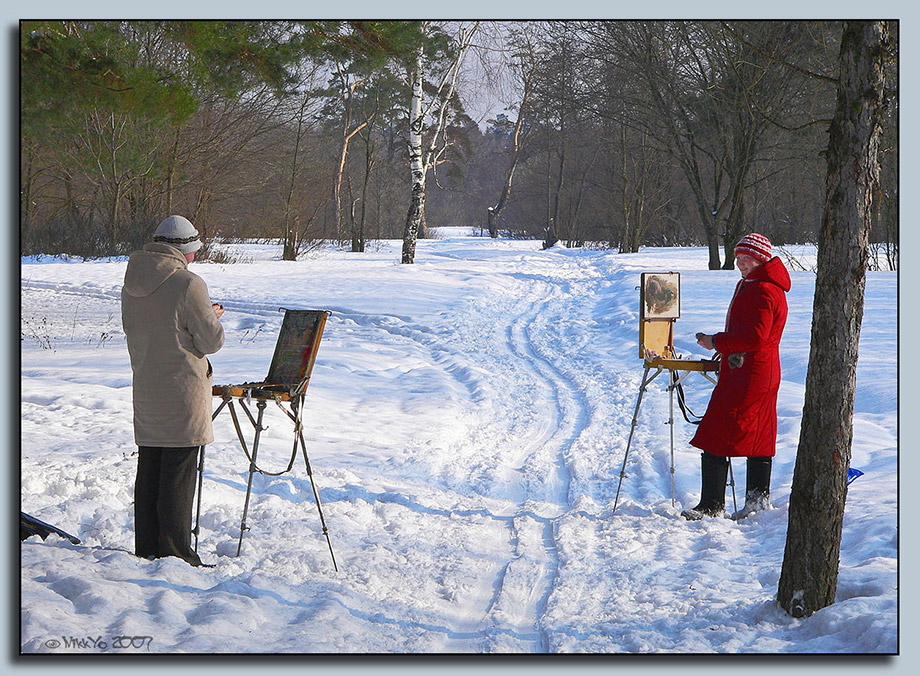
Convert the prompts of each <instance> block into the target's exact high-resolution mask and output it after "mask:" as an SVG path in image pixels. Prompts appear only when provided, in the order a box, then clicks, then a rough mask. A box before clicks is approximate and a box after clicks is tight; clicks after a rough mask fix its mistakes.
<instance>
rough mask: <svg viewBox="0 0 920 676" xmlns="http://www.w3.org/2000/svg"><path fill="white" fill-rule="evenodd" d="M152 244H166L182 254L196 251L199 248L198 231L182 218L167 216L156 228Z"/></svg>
mask: <svg viewBox="0 0 920 676" xmlns="http://www.w3.org/2000/svg"><path fill="white" fill-rule="evenodd" d="M153 241H154V242H161V243H163V244H168V245H169V246H171V247H174V248H176V249H178V250H179V251H181V252H182V253H184V254H189V253H192V252H193V251H198V249H200V248H201V240H200V239H198V231H197V230H195V226H194V225H192V223H191V221H189V220H188V219H187V218H183V217H182V216H168V217H167V218H164V219H163V222H162V223H160V224H159V225H158V226H157V231H156V232H155V233H154V234H153Z"/></svg>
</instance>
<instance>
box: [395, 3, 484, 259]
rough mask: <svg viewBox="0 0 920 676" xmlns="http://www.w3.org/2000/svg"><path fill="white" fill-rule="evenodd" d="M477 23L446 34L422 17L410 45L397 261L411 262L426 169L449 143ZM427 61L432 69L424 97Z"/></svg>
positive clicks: (419, 225)
mask: <svg viewBox="0 0 920 676" xmlns="http://www.w3.org/2000/svg"><path fill="white" fill-rule="evenodd" d="M477 26H478V24H477V23H473V24H471V25H466V24H460V25H458V26H456V27H455V32H454V34H453V36H451V37H449V38H448V36H447V35H446V34H445V33H444V32H443V31H442V30H441V28H440V27H438V26H434V25H432V24H431V23H430V22H428V21H423V22H421V23H420V25H419V32H420V35H421V36H422V38H423V39H422V40H420V41H419V43H418V45H417V46H416V48H415V57H414V58H413V59H412V60H411V62H410V63H409V64H408V68H407V76H408V81H409V88H410V90H411V96H410V101H409V119H408V123H409V129H408V141H407V147H408V151H409V174H410V176H411V181H412V188H411V195H410V198H409V210H408V212H407V214H406V227H405V230H404V231H403V245H402V262H403V263H404V264H411V263H414V262H415V245H416V241H417V240H418V237H419V232H420V230H421V229H422V228H423V225H424V222H425V182H426V180H427V177H428V172H429V171H430V170H431V169H432V168H433V167H434V166H435V165H436V164H437V163H438V162H439V161H440V160H441V158H442V157H443V155H444V153H445V152H446V151H447V149H448V148H449V147H450V145H451V144H450V140H449V139H448V138H447V136H446V134H445V132H446V130H447V128H448V116H449V113H450V111H451V106H452V105H455V102H454V100H453V99H454V96H455V88H456V84H457V78H458V77H459V75H460V67H461V65H462V64H463V58H464V56H465V55H466V52H467V50H469V48H470V44H471V41H472V39H473V36H474V35H475V34H476V29H477ZM426 65H431V66H434V67H435V68H436V71H435V73H434V81H433V82H432V84H431V85H429V91H430V98H428V99H427V100H426V98H425V89H426V86H425V84H426V82H425V76H426V74H427V70H426Z"/></svg>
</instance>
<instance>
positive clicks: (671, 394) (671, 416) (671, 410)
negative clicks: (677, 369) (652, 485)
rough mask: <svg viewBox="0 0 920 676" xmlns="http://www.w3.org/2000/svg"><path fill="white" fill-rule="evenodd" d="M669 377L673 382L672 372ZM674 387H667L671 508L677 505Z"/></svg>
mask: <svg viewBox="0 0 920 676" xmlns="http://www.w3.org/2000/svg"><path fill="white" fill-rule="evenodd" d="M670 373H671V376H672V380H673V375H674V372H673V371H671V372H670ZM675 387H676V385H674V384H673V383H672V384H670V385H668V427H669V428H670V432H671V507H676V506H677V503H676V502H675V500H674V388H675Z"/></svg>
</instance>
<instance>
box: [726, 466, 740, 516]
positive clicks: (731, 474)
mask: <svg viewBox="0 0 920 676" xmlns="http://www.w3.org/2000/svg"><path fill="white" fill-rule="evenodd" d="M728 484H729V485H730V486H731V487H732V505H734V506H735V512H737V511H738V501H737V500H735V473H734V472H733V471H732V459H731V458H729V459H728ZM733 513H734V512H733Z"/></svg>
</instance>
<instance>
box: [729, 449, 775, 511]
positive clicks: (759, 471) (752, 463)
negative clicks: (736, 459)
mask: <svg viewBox="0 0 920 676" xmlns="http://www.w3.org/2000/svg"><path fill="white" fill-rule="evenodd" d="M772 469H773V458H772V457H769V456H768V457H765V458H748V459H747V477H746V479H745V482H744V483H745V488H744V507H742V508H741V509H739V510H738V511H737V512H735V513H734V514H732V518H733V519H734V520H735V521H738V520H739V519H744V518H746V517H748V516H750V515H751V514H753V513H754V512H759V511H761V510H763V509H769V507H770V473H771V470H772Z"/></svg>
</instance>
